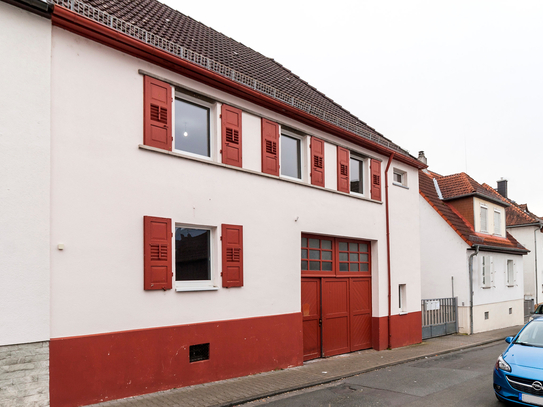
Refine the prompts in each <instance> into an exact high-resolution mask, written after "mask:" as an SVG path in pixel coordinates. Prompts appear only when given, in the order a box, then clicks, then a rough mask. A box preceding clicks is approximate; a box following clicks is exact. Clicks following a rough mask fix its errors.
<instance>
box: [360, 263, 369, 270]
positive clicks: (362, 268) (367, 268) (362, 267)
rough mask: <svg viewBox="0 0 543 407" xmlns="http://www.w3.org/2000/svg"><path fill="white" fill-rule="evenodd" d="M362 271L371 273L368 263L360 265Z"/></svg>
mask: <svg viewBox="0 0 543 407" xmlns="http://www.w3.org/2000/svg"><path fill="white" fill-rule="evenodd" d="M360 271H369V264H368V263H360Z"/></svg>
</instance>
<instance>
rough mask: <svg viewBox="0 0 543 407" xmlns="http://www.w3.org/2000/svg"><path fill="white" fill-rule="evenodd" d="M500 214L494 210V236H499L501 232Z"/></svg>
mask: <svg viewBox="0 0 543 407" xmlns="http://www.w3.org/2000/svg"><path fill="white" fill-rule="evenodd" d="M501 219H502V214H501V212H500V211H499V210H496V209H494V234H495V235H501V234H502V233H501V231H502V221H501Z"/></svg>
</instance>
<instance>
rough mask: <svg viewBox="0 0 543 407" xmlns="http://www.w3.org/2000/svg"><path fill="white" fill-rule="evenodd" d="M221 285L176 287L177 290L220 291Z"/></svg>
mask: <svg viewBox="0 0 543 407" xmlns="http://www.w3.org/2000/svg"><path fill="white" fill-rule="evenodd" d="M218 290H219V287H215V286H213V287H211V286H200V287H186V286H185V287H178V286H177V287H175V291H177V292H188V291H218Z"/></svg>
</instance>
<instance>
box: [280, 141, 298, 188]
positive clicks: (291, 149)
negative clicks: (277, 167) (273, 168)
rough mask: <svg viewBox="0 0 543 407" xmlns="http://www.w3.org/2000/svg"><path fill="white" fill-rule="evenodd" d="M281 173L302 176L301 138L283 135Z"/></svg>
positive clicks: (296, 176)
mask: <svg viewBox="0 0 543 407" xmlns="http://www.w3.org/2000/svg"><path fill="white" fill-rule="evenodd" d="M281 174H282V175H288V176H289V177H293V178H302V176H301V165H300V140H299V139H297V138H293V137H289V136H285V135H283V134H282V135H281Z"/></svg>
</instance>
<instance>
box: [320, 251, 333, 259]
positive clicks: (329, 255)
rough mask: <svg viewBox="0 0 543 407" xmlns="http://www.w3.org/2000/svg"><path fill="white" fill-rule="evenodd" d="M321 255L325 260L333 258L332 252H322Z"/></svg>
mask: <svg viewBox="0 0 543 407" xmlns="http://www.w3.org/2000/svg"><path fill="white" fill-rule="evenodd" d="M321 256H322V259H323V260H332V252H322V253H321Z"/></svg>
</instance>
